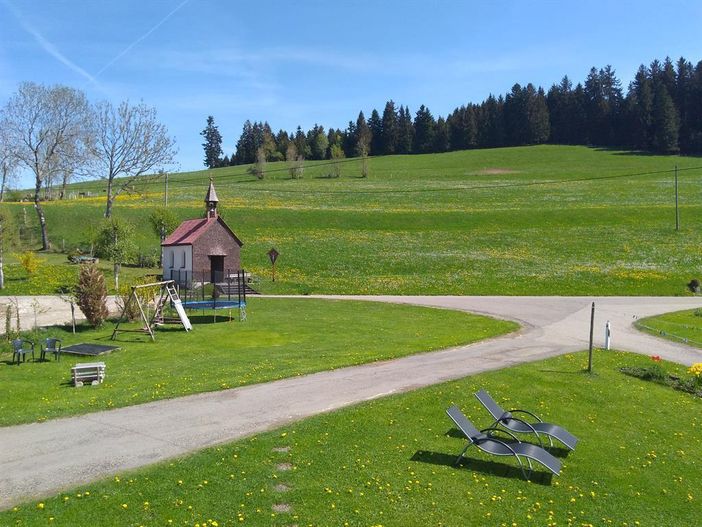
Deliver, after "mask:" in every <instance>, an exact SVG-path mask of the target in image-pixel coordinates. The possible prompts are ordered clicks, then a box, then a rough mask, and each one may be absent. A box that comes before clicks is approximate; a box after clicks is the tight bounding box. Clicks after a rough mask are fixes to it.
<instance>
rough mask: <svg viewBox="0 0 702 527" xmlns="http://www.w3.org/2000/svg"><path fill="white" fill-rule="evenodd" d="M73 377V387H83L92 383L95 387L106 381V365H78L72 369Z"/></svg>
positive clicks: (94, 363)
mask: <svg viewBox="0 0 702 527" xmlns="http://www.w3.org/2000/svg"><path fill="white" fill-rule="evenodd" d="M71 377H72V378H73V385H74V386H76V387H81V386H83V384H84V383H86V382H89V383H91V384H92V385H93V386H94V385H96V384H100V383H101V382H102V381H104V380H105V363H104V362H85V363H83V364H76V365H75V366H74V367H73V368H71Z"/></svg>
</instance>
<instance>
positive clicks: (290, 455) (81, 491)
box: [0, 351, 702, 527]
mask: <svg viewBox="0 0 702 527" xmlns="http://www.w3.org/2000/svg"><path fill="white" fill-rule="evenodd" d="M649 363H650V359H649V358H648V357H641V356H637V355H632V354H625V353H618V352H600V351H598V352H597V353H596V357H595V365H596V369H595V374H594V375H588V374H586V373H584V371H583V368H584V366H585V365H586V364H587V355H586V354H585V353H577V354H569V355H564V356H561V357H557V358H553V359H549V360H546V361H540V362H536V363H530V364H524V365H520V366H516V367H512V368H507V369H503V370H500V371H492V372H487V373H483V374H480V375H475V376H472V377H467V378H465V379H462V380H459V381H455V382H450V383H446V384H441V385H437V386H433V387H430V388H426V389H422V390H416V391H413V392H410V393H406V394H402V395H397V396H392V397H386V398H383V399H380V400H376V401H372V402H369V403H364V404H360V405H357V406H353V407H350V408H347V409H343V410H340V411H336V412H333V413H330V414H325V415H319V416H317V417H314V418H311V419H306V420H304V421H301V422H299V423H294V424H291V425H289V426H286V427H284V428H281V429H278V430H275V431H271V432H269V433H265V434H261V435H258V436H254V437H251V438H249V439H245V440H242V441H238V442H234V443H230V444H226V445H222V446H218V447H216V448H210V449H207V450H204V451H202V452H198V453H196V454H194V455H192V456H188V457H183V458H178V459H174V460H172V461H170V462H165V463H161V464H159V465H155V466H152V467H147V468H144V469H140V470H137V471H134V472H129V473H124V474H119V475H117V476H113V477H111V478H108V479H105V480H102V481H99V482H95V483H91V484H87V485H83V486H81V487H78V488H74V489H72V490H66V491H64V492H62V493H60V494H58V495H56V496H54V497H50V498H47V499H43V500H41V501H34V502H31V503H26V504H23V505H20V506H18V507H16V508H15V509H13V510H8V511H5V512H2V513H0V524H2V525H13V526H34V525H47V524H48V525H52V526H56V527H58V526H71V527H78V526H82V525H86V526H87V525H94V524H95V522H96V518H99V522H100V525H105V526H109V525H115V526H118V525H119V526H124V525H131V526H138V525H143V526H157V525H173V526H182V527H185V526H188V527H225V526H233V525H255V526H281V527H282V526H291V525H299V526H303V525H304V526H313V527H314V526H320V527H326V526H332V525H333V526H350V527H361V526H363V527H368V526H376V527H378V526H384V527H404V526H413V525H432V526H451V527H453V526H459V525H490V526H493V525H494V526H506V527H523V526H535V527H545V526H578V527H580V526H583V525H585V526H587V525H598V526H600V525H601V526H617V527H636V526H641V527H643V526H661V525H666V526H668V525H670V526H678V525H697V524H698V523H699V500H700V499H702V494H701V491H700V486H699V480H700V477H701V476H702V467H701V466H700V462H699V451H700V447H701V446H702V420H701V418H700V412H701V411H702V400H701V399H700V398H698V397H693V396H691V395H689V394H685V393H681V392H677V391H674V390H672V389H671V388H668V387H665V386H660V385H657V384H654V383H648V382H646V381H642V380H640V379H635V378H633V377H628V376H626V375H624V374H622V373H620V372H619V370H618V369H619V367H621V366H624V365H629V366H644V365H646V364H649ZM666 367H667V368H669V369H670V370H671V371H678V373H682V371H681V368H679V367H677V366H676V365H673V364H666ZM676 368H677V370H676ZM480 388H484V389H486V390H487V391H488V392H490V393H491V394H492V395H493V396H494V397H495V398H496V400H497V401H499V402H500V403H501V404H502V405H503V406H504V407H506V408H527V409H529V410H531V411H534V412H536V413H537V414H540V415H541V417H542V418H543V419H544V420H545V421H548V422H552V423H557V424H559V425H561V426H564V427H565V428H567V429H568V430H569V431H570V432H572V433H573V434H575V435H576V436H577V437H578V438H579V440H580V441H579V443H578V445H577V447H576V449H575V450H574V451H572V452H567V451H566V450H565V449H563V448H555V449H554V450H553V452H554V454H555V455H556V456H557V457H559V458H560V459H561V461H562V463H563V468H562V471H561V475H560V476H559V477H550V476H547V475H546V474H544V473H543V472H541V471H538V470H537V471H536V472H535V473H534V474H533V475H532V478H531V481H525V480H524V479H522V476H521V472H520V471H519V470H518V468H517V464H516V462H515V461H514V460H513V459H510V458H507V457H504V458H503V457H500V458H497V457H491V456H488V455H486V454H483V453H481V452H479V451H477V450H476V449H474V448H470V449H468V451H467V452H466V458H465V459H464V460H463V461H462V463H461V464H460V465H458V466H454V465H453V463H454V461H455V459H456V456H457V455H458V453H459V452H460V451H461V450H462V448H463V446H464V445H465V440H464V439H462V438H461V437H460V435H459V434H458V431H457V430H455V429H454V428H453V423H452V422H451V421H450V420H449V419H448V418H447V417H446V415H445V413H444V411H445V409H446V408H447V407H448V406H450V405H451V404H457V405H458V406H459V407H461V409H462V410H463V412H464V413H465V414H466V415H467V416H468V418H469V419H471V420H472V421H473V422H474V423H475V424H476V425H477V426H478V427H480V428H482V427H486V426H489V425H490V422H491V420H490V418H489V416H488V414H487V412H486V411H485V410H484V409H483V408H482V407H480V406H479V403H478V402H477V400H475V398H474V397H473V393H474V392H475V391H477V390H478V389H480ZM523 439H525V440H526V439H528V438H526V437H524V438H523Z"/></svg>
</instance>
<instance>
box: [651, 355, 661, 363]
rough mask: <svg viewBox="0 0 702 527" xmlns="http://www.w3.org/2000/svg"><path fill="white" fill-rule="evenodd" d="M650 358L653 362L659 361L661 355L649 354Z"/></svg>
mask: <svg viewBox="0 0 702 527" xmlns="http://www.w3.org/2000/svg"><path fill="white" fill-rule="evenodd" d="M651 360H652V361H653V362H660V361H661V356H660V355H651Z"/></svg>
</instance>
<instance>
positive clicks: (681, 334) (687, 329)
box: [636, 309, 702, 348]
mask: <svg viewBox="0 0 702 527" xmlns="http://www.w3.org/2000/svg"><path fill="white" fill-rule="evenodd" d="M636 327H637V328H639V329H640V330H642V331H645V332H646V333H649V334H651V335H655V336H656V337H662V338H664V339H668V340H672V341H673V342H684V343H685V344H688V345H690V346H694V347H696V348H702V309H688V310H685V311H675V312H673V313H665V314H663V315H658V316H656V317H649V318H642V319H641V320H639V321H637V322H636Z"/></svg>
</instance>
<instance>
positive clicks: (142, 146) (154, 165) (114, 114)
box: [94, 101, 177, 218]
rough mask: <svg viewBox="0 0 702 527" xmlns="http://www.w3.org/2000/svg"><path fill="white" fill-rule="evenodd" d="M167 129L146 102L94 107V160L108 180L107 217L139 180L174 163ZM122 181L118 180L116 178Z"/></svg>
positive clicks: (173, 149) (171, 144)
mask: <svg viewBox="0 0 702 527" xmlns="http://www.w3.org/2000/svg"><path fill="white" fill-rule="evenodd" d="M167 134H168V131H167V130H166V127H165V126H164V125H162V124H160V123H159V122H158V121H157V120H156V109H155V108H151V107H148V106H146V105H145V104H144V103H139V104H137V105H134V106H133V105H130V104H129V102H123V103H121V104H120V105H119V107H117V108H115V107H114V106H113V105H112V104H111V103H110V102H106V101H105V102H101V103H99V104H97V105H96V107H95V136H96V142H95V152H94V155H95V160H96V163H97V165H98V167H99V170H100V172H101V177H102V178H103V179H105V180H106V181H107V204H106V207H105V217H106V218H109V217H110V216H111V215H112V205H113V204H114V201H115V199H116V198H117V196H119V195H120V194H121V193H122V192H124V191H125V190H128V189H130V188H131V187H132V186H133V184H134V182H135V181H136V179H137V178H139V177H140V176H143V175H144V174H146V173H149V172H155V171H157V169H158V168H161V167H163V166H164V165H170V164H172V163H173V161H174V158H175V155H176V153H177V150H176V148H175V141H174V140H173V139H172V138H171V137H169V136H168V135H167ZM117 178H119V179H117Z"/></svg>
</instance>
